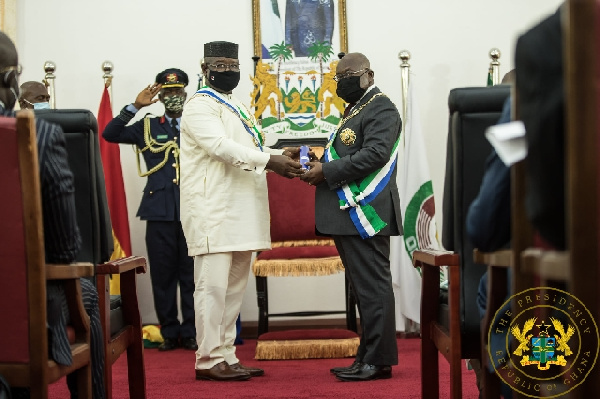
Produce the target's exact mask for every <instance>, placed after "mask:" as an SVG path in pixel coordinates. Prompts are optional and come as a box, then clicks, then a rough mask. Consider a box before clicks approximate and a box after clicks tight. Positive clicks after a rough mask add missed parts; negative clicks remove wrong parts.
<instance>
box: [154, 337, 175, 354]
mask: <svg viewBox="0 0 600 399" xmlns="http://www.w3.org/2000/svg"><path fill="white" fill-rule="evenodd" d="M178 346H179V343H178V342H177V339H175V338H165V340H164V341H163V343H162V344H160V345H159V346H158V350H159V351H172V350H173V349H176V348H177V347H178Z"/></svg>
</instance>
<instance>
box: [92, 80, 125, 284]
mask: <svg viewBox="0 0 600 399" xmlns="http://www.w3.org/2000/svg"><path fill="white" fill-rule="evenodd" d="M108 84H110V83H108ZM112 119H113V115H112V107H111V104H110V95H109V94H108V86H106V85H105V87H104V92H103V93H102V99H101V100H100V108H99V109H98V131H99V132H102V131H104V128H105V127H106V125H107V124H108V123H109V122H110V121H111V120H112ZM100 156H101V157H102V165H103V168H104V180H105V184H106V197H107V199H108V209H109V211H110V221H111V223H112V228H113V231H112V233H113V240H114V245H115V249H114V251H113V253H112V256H111V257H110V260H114V259H120V258H124V257H126V256H129V255H131V239H130V236H129V219H128V217H127V199H126V197H125V184H124V183H123V173H122V171H121V153H120V151H119V145H118V144H115V143H109V142H108V141H106V140H104V139H103V138H100ZM120 292H121V287H120V280H119V276H118V275H114V276H113V278H112V279H111V282H110V293H111V294H112V295H116V294H119V293H120Z"/></svg>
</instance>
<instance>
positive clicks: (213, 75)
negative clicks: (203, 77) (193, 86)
mask: <svg viewBox="0 0 600 399" xmlns="http://www.w3.org/2000/svg"><path fill="white" fill-rule="evenodd" d="M208 81H209V82H210V85H211V86H213V87H215V88H217V89H219V90H222V91H223V92H225V93H227V92H230V91H231V90H233V89H235V88H236V87H237V85H238V83H240V72H233V71H225V72H215V71H209V72H208Z"/></svg>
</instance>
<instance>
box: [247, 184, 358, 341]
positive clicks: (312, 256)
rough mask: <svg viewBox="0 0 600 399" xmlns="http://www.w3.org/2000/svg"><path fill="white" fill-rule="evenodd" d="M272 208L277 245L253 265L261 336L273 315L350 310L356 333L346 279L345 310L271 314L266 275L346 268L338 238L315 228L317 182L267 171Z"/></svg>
mask: <svg viewBox="0 0 600 399" xmlns="http://www.w3.org/2000/svg"><path fill="white" fill-rule="evenodd" d="M267 184H268V187H269V207H270V212H271V241H272V249H271V250H269V251H263V252H261V253H259V254H258V255H257V257H256V260H255V262H254V265H253V272H254V275H255V276H256V294H257V299H258V309H259V315H258V316H259V321H258V336H259V337H260V336H261V335H262V334H263V333H266V332H267V331H268V329H269V318H271V317H304V316H316V315H324V314H340V313H342V314H346V325H347V328H348V329H349V330H351V331H354V332H356V330H357V327H356V307H355V301H354V299H353V298H354V297H353V295H352V293H351V292H350V287H349V284H348V282H347V280H346V287H345V293H346V309H345V310H343V311H304V312H289V313H276V314H271V313H269V297H268V290H267V277H281V276H322V275H330V274H334V273H338V272H340V271H343V270H344V268H343V265H342V261H341V259H340V257H339V255H338V252H337V250H336V248H335V245H334V243H333V240H331V239H330V238H328V237H323V236H317V235H316V232H315V220H314V218H315V187H314V186H309V185H308V184H306V183H304V182H302V181H301V180H299V179H287V178H284V177H281V176H279V175H277V174H275V173H268V174H267Z"/></svg>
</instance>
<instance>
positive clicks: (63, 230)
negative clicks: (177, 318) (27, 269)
mask: <svg viewBox="0 0 600 399" xmlns="http://www.w3.org/2000/svg"><path fill="white" fill-rule="evenodd" d="M20 73H21V66H20V65H19V63H18V56H17V50H16V48H15V46H14V44H13V43H12V41H11V40H10V38H9V37H8V36H6V35H5V34H4V33H2V32H0V115H2V116H7V117H14V116H15V113H14V111H13V108H14V106H15V104H16V103H17V101H18V97H19V94H18V93H19V75H20ZM35 127H36V142H37V150H38V163H39V167H40V185H41V190H42V215H43V220H44V248H45V255H46V262H48V263H71V262H73V261H75V257H76V256H77V253H78V252H79V249H80V247H81V236H80V234H79V227H78V226H77V219H76V212H75V195H74V193H75V188H74V186H73V173H72V172H71V169H70V168H69V161H68V157H67V149H66V141H65V136H64V133H63V131H62V129H61V128H60V126H58V125H55V124H52V123H48V122H46V121H44V120H41V119H36V121H35ZM81 291H82V297H83V298H82V299H83V305H84V307H85V310H86V311H87V313H88V315H89V316H90V330H91V331H90V332H91V350H92V385H93V391H92V392H93V398H94V399H103V398H104V397H105V390H104V348H103V338H102V326H101V324H100V309H99V306H98V293H97V292H96V288H95V287H94V285H93V284H92V283H91V282H90V280H87V279H81ZM46 296H47V298H46V300H47V320H48V328H49V350H50V357H51V358H52V359H53V360H54V361H55V362H56V363H58V364H62V365H65V366H68V365H71V363H72V362H73V358H72V356H71V347H70V344H69V339H68V337H67V331H66V328H65V327H66V325H67V323H68V321H69V310H68V307H67V301H66V297H65V292H64V289H63V287H62V284H61V283H60V282H52V281H51V282H48V284H47V287H46ZM67 384H68V386H69V390H70V391H71V397H72V398H74V397H77V396H76V395H77V384H76V379H75V378H74V376H73V375H69V376H67ZM13 391H14V392H13V394H14V397H15V398H25V397H29V392H28V390H26V389H13Z"/></svg>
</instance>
